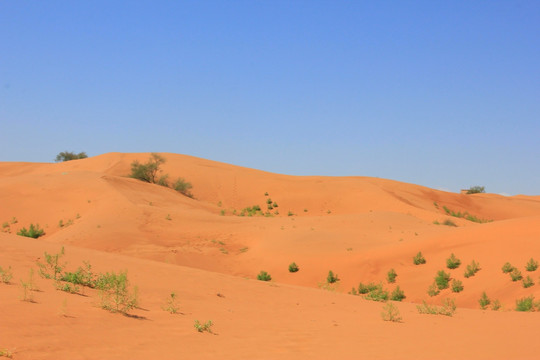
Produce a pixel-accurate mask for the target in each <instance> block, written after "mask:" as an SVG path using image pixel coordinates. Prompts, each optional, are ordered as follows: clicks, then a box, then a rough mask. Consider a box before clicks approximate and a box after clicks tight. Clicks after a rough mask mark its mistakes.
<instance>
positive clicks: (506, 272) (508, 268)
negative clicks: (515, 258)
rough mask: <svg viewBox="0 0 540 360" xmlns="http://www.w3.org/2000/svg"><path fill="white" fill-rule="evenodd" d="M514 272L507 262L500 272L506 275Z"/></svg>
mask: <svg viewBox="0 0 540 360" xmlns="http://www.w3.org/2000/svg"><path fill="white" fill-rule="evenodd" d="M512 270H514V267H513V266H512V264H510V263H509V262H506V263H505V264H504V265H503V267H502V272H503V273H505V274H508V273H510V272H512Z"/></svg>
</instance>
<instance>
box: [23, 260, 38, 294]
mask: <svg viewBox="0 0 540 360" xmlns="http://www.w3.org/2000/svg"><path fill="white" fill-rule="evenodd" d="M21 285H22V289H23V293H22V297H21V300H22V301H27V302H35V301H34V295H33V293H32V292H33V291H36V290H37V289H36V285H35V283H34V269H32V268H31V269H30V271H29V274H28V280H27V281H23V280H21Z"/></svg>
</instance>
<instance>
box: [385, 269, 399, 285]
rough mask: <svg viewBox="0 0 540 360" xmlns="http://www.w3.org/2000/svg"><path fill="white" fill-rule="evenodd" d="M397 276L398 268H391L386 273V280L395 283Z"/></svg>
mask: <svg viewBox="0 0 540 360" xmlns="http://www.w3.org/2000/svg"><path fill="white" fill-rule="evenodd" d="M396 277H397V273H396V270H394V269H390V271H388V273H387V274H386V280H387V281H388V282H389V283H395V282H396Z"/></svg>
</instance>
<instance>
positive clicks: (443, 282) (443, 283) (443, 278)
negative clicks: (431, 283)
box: [435, 270, 450, 290]
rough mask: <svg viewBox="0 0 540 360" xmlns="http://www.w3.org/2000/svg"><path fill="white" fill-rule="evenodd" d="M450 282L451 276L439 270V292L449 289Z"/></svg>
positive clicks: (436, 277)
mask: <svg viewBox="0 0 540 360" xmlns="http://www.w3.org/2000/svg"><path fill="white" fill-rule="evenodd" d="M449 281H450V274H448V273H446V272H444V270H439V271H438V272H437V276H435V283H436V284H437V287H438V288H439V290H444V289H447V288H448V282H449Z"/></svg>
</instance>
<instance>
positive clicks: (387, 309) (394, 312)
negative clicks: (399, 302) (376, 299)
mask: <svg viewBox="0 0 540 360" xmlns="http://www.w3.org/2000/svg"><path fill="white" fill-rule="evenodd" d="M381 317H382V319H383V320H384V321H392V322H401V320H402V318H401V315H400V313H399V310H398V308H397V306H395V305H394V304H392V303H386V304H385V305H384V307H383V311H382V312H381Z"/></svg>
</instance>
